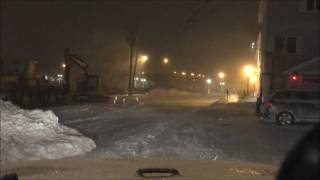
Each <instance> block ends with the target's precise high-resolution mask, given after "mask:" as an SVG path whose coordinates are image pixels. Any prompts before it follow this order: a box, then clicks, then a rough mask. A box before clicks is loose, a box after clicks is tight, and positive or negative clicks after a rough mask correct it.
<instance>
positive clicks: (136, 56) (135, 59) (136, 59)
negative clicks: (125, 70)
mask: <svg viewBox="0 0 320 180" xmlns="http://www.w3.org/2000/svg"><path fill="white" fill-rule="evenodd" d="M138 56H139V50H138V49H136V53H135V58H134V67H133V78H135V76H136V73H137V63H138Z"/></svg>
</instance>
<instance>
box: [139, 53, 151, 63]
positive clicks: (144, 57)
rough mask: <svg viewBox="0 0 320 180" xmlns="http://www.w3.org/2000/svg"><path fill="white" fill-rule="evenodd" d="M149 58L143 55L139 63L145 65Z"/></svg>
mask: <svg viewBox="0 0 320 180" xmlns="http://www.w3.org/2000/svg"><path fill="white" fill-rule="evenodd" d="M148 59H149V57H148V56H147V55H141V56H140V58H139V61H140V63H141V64H144V63H146V62H147V61H148Z"/></svg>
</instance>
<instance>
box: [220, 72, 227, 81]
mask: <svg viewBox="0 0 320 180" xmlns="http://www.w3.org/2000/svg"><path fill="white" fill-rule="evenodd" d="M225 76H226V75H225V74H224V72H219V74H218V77H219V79H224V77H225Z"/></svg>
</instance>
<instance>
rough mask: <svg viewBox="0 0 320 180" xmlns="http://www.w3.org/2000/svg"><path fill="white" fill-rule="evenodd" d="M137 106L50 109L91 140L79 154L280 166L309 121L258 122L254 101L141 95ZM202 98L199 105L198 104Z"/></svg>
mask: <svg viewBox="0 0 320 180" xmlns="http://www.w3.org/2000/svg"><path fill="white" fill-rule="evenodd" d="M142 101H143V102H144V104H142V105H136V106H124V105H117V106H115V105H111V104H88V105H81V106H71V107H60V108H56V109H54V111H55V113H56V114H57V115H58V116H59V120H60V121H61V122H60V123H62V124H65V125H67V126H69V127H71V128H75V129H77V130H79V131H80V132H81V133H83V134H84V135H85V136H87V137H89V138H91V139H93V140H94V141H95V143H96V145H97V148H96V149H95V150H94V151H92V152H90V153H87V154H86V155H84V156H81V157H83V158H100V157H107V158H153V159H154V158H164V159H206V160H233V161H246V162H258V163H267V164H276V165H278V164H279V163H280V162H281V161H282V159H283V158H284V156H285V154H286V153H287V151H288V149H290V147H291V146H292V145H293V144H294V143H295V142H296V141H297V140H298V139H299V138H300V137H302V136H303V135H304V134H305V133H306V132H307V131H308V130H309V129H310V128H312V125H310V124H300V125H294V126H289V127H281V126H277V125H275V124H272V123H266V122H262V121H261V120H260V119H259V118H258V117H256V116H255V114H254V103H236V104H219V103H214V102H215V101H217V99H214V98H211V99H208V98H200V97H198V98H197V97H193V98H189V99H188V98H185V97H183V98H181V100H177V101H176V102H177V103H174V101H172V98H170V100H169V99H168V101H169V103H166V102H165V100H164V99H163V98H161V100H155V99H143V100H142ZM201 102H202V103H201Z"/></svg>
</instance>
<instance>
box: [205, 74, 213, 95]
mask: <svg viewBox="0 0 320 180" xmlns="http://www.w3.org/2000/svg"><path fill="white" fill-rule="evenodd" d="M206 83H207V85H208V94H210V86H211V84H212V79H210V78H208V79H207V80H206Z"/></svg>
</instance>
